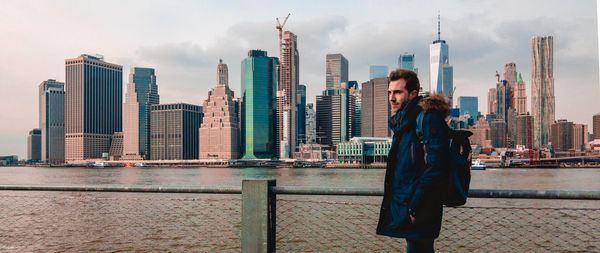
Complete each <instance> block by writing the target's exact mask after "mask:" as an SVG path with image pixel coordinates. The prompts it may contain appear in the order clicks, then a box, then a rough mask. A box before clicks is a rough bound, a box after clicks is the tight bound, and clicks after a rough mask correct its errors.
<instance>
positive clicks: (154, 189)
mask: <svg viewBox="0 0 600 253" xmlns="http://www.w3.org/2000/svg"><path fill="white" fill-rule="evenodd" d="M0 190H4V191H76V192H146V193H218V194H241V193H242V188H241V187H239V186H211V187H198V186H194V187H182V186H145V185H133V186H100V185H62V186H47V185H0Z"/></svg>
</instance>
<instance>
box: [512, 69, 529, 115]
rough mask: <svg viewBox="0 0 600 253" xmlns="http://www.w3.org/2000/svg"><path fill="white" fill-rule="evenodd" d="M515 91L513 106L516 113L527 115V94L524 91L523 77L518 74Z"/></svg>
mask: <svg viewBox="0 0 600 253" xmlns="http://www.w3.org/2000/svg"><path fill="white" fill-rule="evenodd" d="M516 89H517V90H516V94H517V99H516V101H515V103H516V105H515V106H516V109H517V113H518V114H519V115H522V114H527V93H526V89H525V82H524V81H523V77H522V76H521V73H520V72H519V75H518V78H517V87H516Z"/></svg>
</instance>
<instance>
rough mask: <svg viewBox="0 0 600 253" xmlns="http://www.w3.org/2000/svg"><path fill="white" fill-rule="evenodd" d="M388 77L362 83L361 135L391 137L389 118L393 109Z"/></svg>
mask: <svg viewBox="0 0 600 253" xmlns="http://www.w3.org/2000/svg"><path fill="white" fill-rule="evenodd" d="M387 90H388V79H387V78H375V79H373V80H370V81H368V82H364V83H363V84H362V96H361V103H362V112H361V131H360V132H361V136H363V137H390V136H391V132H390V130H389V129H388V118H389V117H390V116H391V109H390V105H389V103H388V97H387Z"/></svg>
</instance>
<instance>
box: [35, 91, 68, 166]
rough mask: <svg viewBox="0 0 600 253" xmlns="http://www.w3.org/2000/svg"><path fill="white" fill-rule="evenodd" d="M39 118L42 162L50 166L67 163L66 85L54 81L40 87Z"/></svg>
mask: <svg viewBox="0 0 600 253" xmlns="http://www.w3.org/2000/svg"><path fill="white" fill-rule="evenodd" d="M39 106H40V108H39V116H40V119H39V121H40V130H41V131H42V144H41V145H42V151H41V152H42V156H41V160H42V161H44V162H46V163H49V164H60V163H63V162H64V161H65V84H64V83H61V82H57V81H56V80H53V79H48V80H46V81H43V82H42V83H40V85H39Z"/></svg>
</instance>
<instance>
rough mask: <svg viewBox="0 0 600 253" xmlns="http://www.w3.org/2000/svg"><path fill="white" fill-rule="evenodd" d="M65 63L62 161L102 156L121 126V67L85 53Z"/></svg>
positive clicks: (100, 57)
mask: <svg viewBox="0 0 600 253" xmlns="http://www.w3.org/2000/svg"><path fill="white" fill-rule="evenodd" d="M65 65H66V82H65V89H66V93H65V160H66V161H67V162H68V161H81V160H85V159H94V158H101V157H103V154H106V153H108V151H109V148H110V141H111V138H112V136H113V134H114V133H115V132H121V130H122V127H123V124H122V122H123V121H122V120H123V67H122V66H120V65H117V64H113V63H109V62H106V61H104V58H103V57H102V56H91V55H86V54H83V55H81V56H79V57H77V58H73V59H67V60H65Z"/></svg>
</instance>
